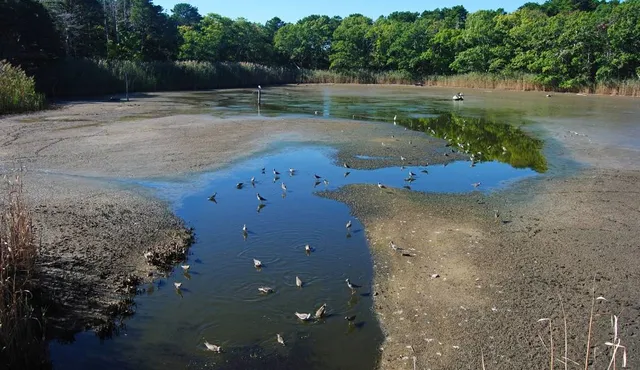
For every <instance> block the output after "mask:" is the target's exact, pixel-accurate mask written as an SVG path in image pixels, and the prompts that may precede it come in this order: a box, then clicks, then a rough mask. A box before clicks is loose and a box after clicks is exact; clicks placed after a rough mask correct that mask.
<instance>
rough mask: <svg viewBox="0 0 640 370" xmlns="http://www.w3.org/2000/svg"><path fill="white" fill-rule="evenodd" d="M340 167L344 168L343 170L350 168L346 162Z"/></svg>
mask: <svg viewBox="0 0 640 370" xmlns="http://www.w3.org/2000/svg"><path fill="white" fill-rule="evenodd" d="M342 165H343V166H344V168H351V166H349V165H348V164H347V162H345V163H343V164H342Z"/></svg>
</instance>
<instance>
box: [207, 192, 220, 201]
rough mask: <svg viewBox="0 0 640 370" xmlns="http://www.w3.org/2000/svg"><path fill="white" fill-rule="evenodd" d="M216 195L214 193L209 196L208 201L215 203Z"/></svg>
mask: <svg viewBox="0 0 640 370" xmlns="http://www.w3.org/2000/svg"><path fill="white" fill-rule="evenodd" d="M216 195H218V193H217V192H215V193H213V194H211V195H210V196H209V198H208V199H209V200H210V201H212V202H214V203H217V202H216Z"/></svg>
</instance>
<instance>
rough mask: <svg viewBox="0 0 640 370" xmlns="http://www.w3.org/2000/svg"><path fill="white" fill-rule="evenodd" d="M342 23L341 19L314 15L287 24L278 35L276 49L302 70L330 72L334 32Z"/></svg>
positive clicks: (275, 43)
mask: <svg viewBox="0 0 640 370" xmlns="http://www.w3.org/2000/svg"><path fill="white" fill-rule="evenodd" d="M340 22H341V19H340V18H339V17H333V18H329V17H328V16H326V15H311V16H308V17H305V18H303V19H301V20H299V21H298V22H297V23H295V24H287V25H285V26H283V27H282V28H280V29H279V30H278V31H277V32H276V35H275V37H274V45H275V48H276V50H278V51H279V52H280V53H282V54H283V55H284V56H286V58H287V59H288V60H289V61H290V62H292V63H294V64H295V65H297V66H298V67H303V68H312V69H326V68H329V53H330V51H331V46H332V37H333V32H334V31H335V30H336V28H337V27H338V25H339V24H340Z"/></svg>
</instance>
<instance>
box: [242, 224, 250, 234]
mask: <svg viewBox="0 0 640 370" xmlns="http://www.w3.org/2000/svg"><path fill="white" fill-rule="evenodd" d="M247 230H249V229H247V224H244V225H242V232H243V233H245V234H246V233H247Z"/></svg>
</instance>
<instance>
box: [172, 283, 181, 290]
mask: <svg viewBox="0 0 640 370" xmlns="http://www.w3.org/2000/svg"><path fill="white" fill-rule="evenodd" d="M173 286H174V287H176V289H178V290H180V287H181V286H182V283H173Z"/></svg>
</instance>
